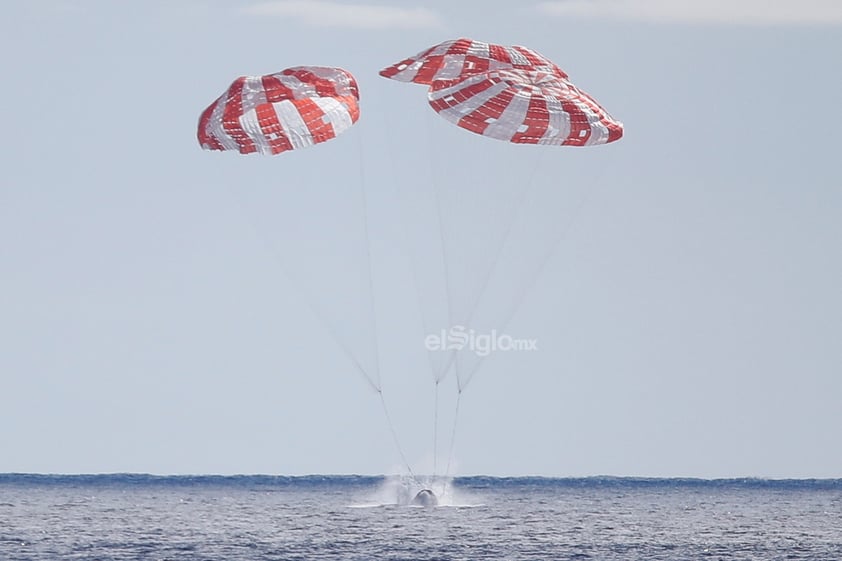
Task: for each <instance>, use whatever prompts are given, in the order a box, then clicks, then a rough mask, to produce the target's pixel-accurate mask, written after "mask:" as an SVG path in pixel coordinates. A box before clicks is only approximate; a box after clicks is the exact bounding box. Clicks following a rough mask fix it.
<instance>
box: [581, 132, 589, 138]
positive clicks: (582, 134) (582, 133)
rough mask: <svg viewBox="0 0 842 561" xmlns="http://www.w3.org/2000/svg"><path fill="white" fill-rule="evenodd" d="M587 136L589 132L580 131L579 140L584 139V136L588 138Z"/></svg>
mask: <svg viewBox="0 0 842 561" xmlns="http://www.w3.org/2000/svg"><path fill="white" fill-rule="evenodd" d="M587 134H588V131H586V130H581V131H579V138H582V137H583V136H587Z"/></svg>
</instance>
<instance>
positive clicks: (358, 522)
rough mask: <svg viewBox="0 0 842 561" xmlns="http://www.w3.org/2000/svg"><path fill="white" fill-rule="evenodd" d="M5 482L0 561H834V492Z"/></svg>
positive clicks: (658, 484) (111, 478) (468, 484)
mask: <svg viewBox="0 0 842 561" xmlns="http://www.w3.org/2000/svg"><path fill="white" fill-rule="evenodd" d="M432 487H433V489H434V491H435V492H436V493H437V495H438V496H439V500H440V504H439V506H436V507H418V506H413V505H411V501H410V500H409V499H410V498H411V496H412V494H413V493H414V492H415V491H416V490H417V489H418V488H420V487H419V485H418V484H417V483H415V482H412V481H408V480H405V479H398V478H387V477H363V476H308V477H275V476H232V477H222V476H195V477H194V476H189V477H188V476H175V477H157V476H150V475H122V474H121V475H90V476H87V475H84V476H81V475H80V476H62V475H28V474H5V475H2V474H0V560H2V561H18V560H20V561H23V560H26V561H30V560H39V561H40V560H44V561H46V560H49V561H56V560H65V559H72V560H92V561H93V560H97V561H107V560H150V561H151V560H154V561H165V560H167V561H169V560H173V561H174V560H201V561H217V560H218V561H223V560H224V561H240V560H243V561H246V560H249V561H256V560H312V559H335V560H340V559H341V560H374V559H388V560H413V561H415V560H425V559H454V560H457V559H460V560H461V559H464V560H480V559H494V560H504V559H505V560H509V559H511V560H518V559H546V560H568V559H569V560H599V561H609V560H618V561H619V560H623V561H629V560H638V559H640V560H644V559H645V560H671V561H678V560H705V559H711V560H728V561H738V560H809V561H823V560H827V561H840V560H842V480H786V481H782V480H759V479H735V480H714V481H710V480H693V479H635V478H610V477H594V478H584V479H545V478H491V477H463V478H456V479H454V480H451V481H448V482H435V483H434V484H433V485H432Z"/></svg>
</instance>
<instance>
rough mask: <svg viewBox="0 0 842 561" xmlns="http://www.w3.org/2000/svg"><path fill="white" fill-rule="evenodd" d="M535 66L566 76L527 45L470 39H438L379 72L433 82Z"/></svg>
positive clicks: (421, 81)
mask: <svg viewBox="0 0 842 561" xmlns="http://www.w3.org/2000/svg"><path fill="white" fill-rule="evenodd" d="M510 68H514V69H522V70H537V71H540V72H546V73H547V74H553V75H555V76H558V77H559V78H567V74H565V73H564V71H563V70H562V69H561V68H559V67H558V66H556V65H555V64H554V63H553V62H552V61H551V60H550V59H548V58H546V57H545V56H543V55H541V54H539V53H538V52H536V51H533V50H532V49H529V48H527V47H521V46H519V45H515V46H513V47H506V46H504V45H494V44H492V43H483V42H482V41H474V40H473V39H464V38H463V39H454V40H451V41H445V42H444V43H439V44H438V45H435V46H433V47H430V48H429V49H427V50H425V51H422V52H420V53H418V54H417V55H415V56H414V57H410V58H408V59H405V60H402V61H401V62H398V63H396V64H393V65H392V66H389V67H388V68H384V69H383V70H381V71H380V75H381V76H383V77H385V78H391V79H392V80H398V81H401V82H413V83H416V84H427V85H429V84H432V83H433V82H434V81H435V80H455V79H461V78H466V77H467V76H470V75H472V74H479V73H482V72H488V71H492V70H502V69H510Z"/></svg>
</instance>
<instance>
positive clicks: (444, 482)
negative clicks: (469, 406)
mask: <svg viewBox="0 0 842 561" xmlns="http://www.w3.org/2000/svg"><path fill="white" fill-rule="evenodd" d="M461 402H462V388H459V393H457V394H456V412H455V413H454V414H453V427H452V428H451V430H450V451H449V452H448V453H447V468H446V469H445V470H444V478H443V480H442V486H444V485H447V478H448V477H449V476H450V463H451V461H452V460H453V451H454V449H455V446H456V424H457V423H456V420H457V419H458V418H459V405H460V403H461ZM444 491H445V489H444V488H443V487H442V493H444Z"/></svg>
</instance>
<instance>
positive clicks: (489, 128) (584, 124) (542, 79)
mask: <svg viewBox="0 0 842 561" xmlns="http://www.w3.org/2000/svg"><path fill="white" fill-rule="evenodd" d="M427 95H428V98H429V101H430V106H432V108H433V109H434V110H435V111H436V112H437V113H438V114H439V115H441V116H442V117H444V118H445V119H447V120H448V121H450V122H451V123H454V124H456V125H457V126H459V127H462V128H464V129H467V130H469V131H471V132H474V133H477V134H481V135H483V136H487V137H490V138H496V139H498V140H504V141H507V142H514V143H519V144H548V145H559V146H592V145H596V144H606V143H608V142H613V141H615V140H618V139H619V138H621V137H622V136H623V125H622V123H620V122H619V121H616V120H614V119H613V118H612V117H611V116H610V115H609V114H608V112H606V111H605V109H603V108H602V107H601V106H600V105H599V104H598V103H597V102H596V101H595V100H594V99H593V98H592V97H590V96H589V95H588V94H586V93H585V92H583V91H581V90H579V89H578V88H577V87H576V86H574V85H573V84H572V83H571V82H570V81H568V80H566V79H564V78H560V77H558V76H556V75H552V74H547V73H544V72H539V71H535V70H520V69H508V70H497V71H492V72H486V73H482V74H473V75H471V76H468V77H466V78H464V79H461V80H436V81H434V82H433V83H432V85H431V86H430V89H429V92H428V94H427Z"/></svg>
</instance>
